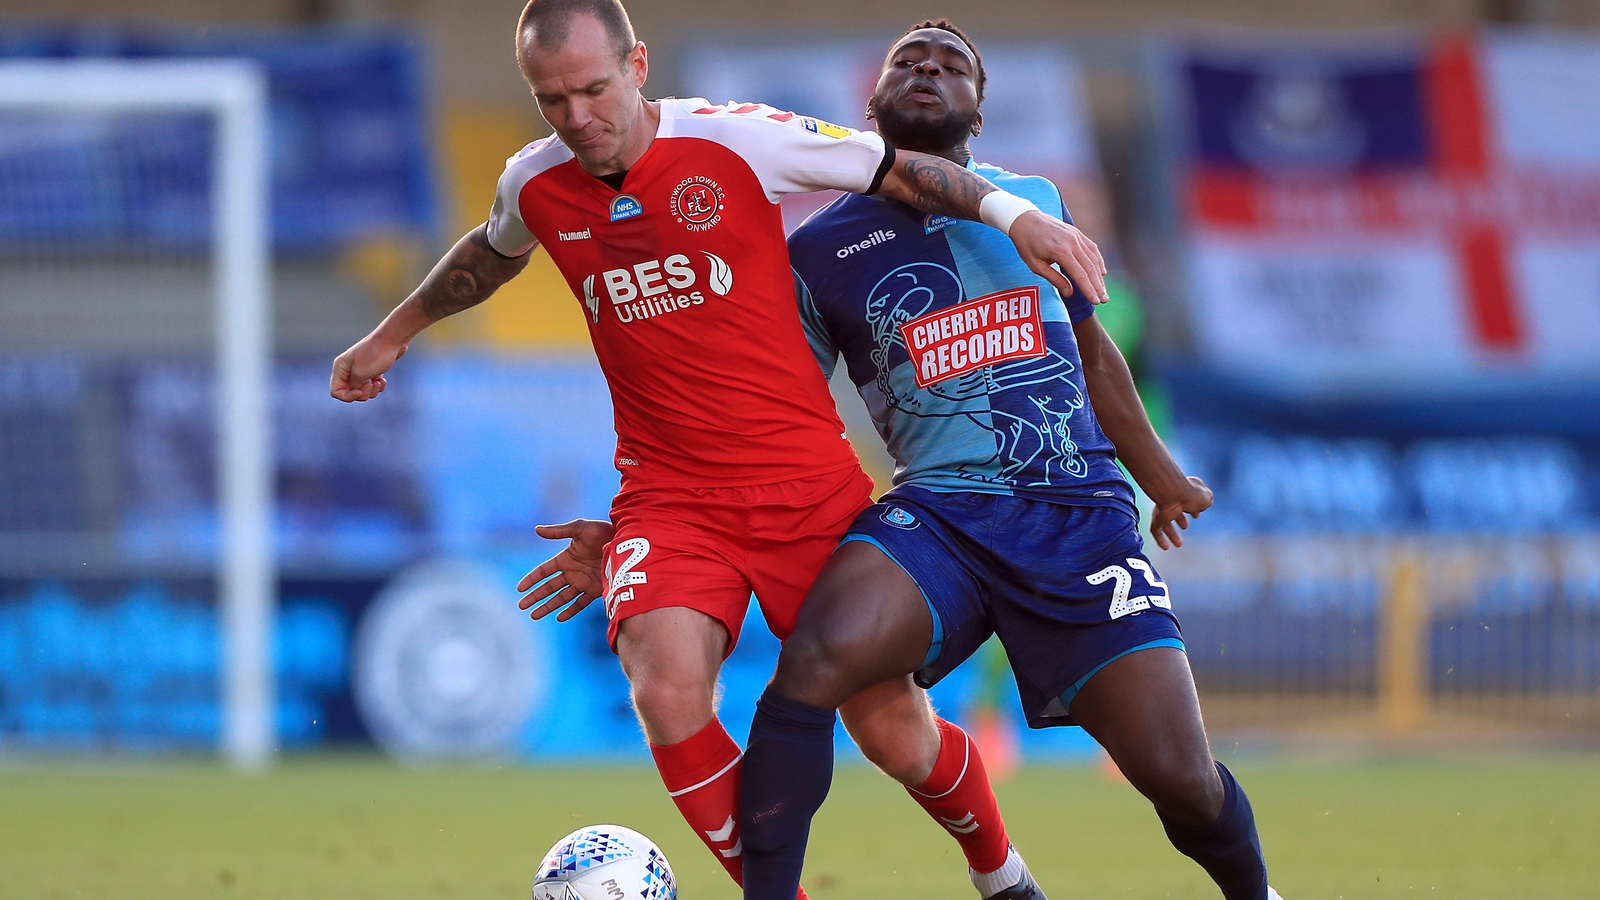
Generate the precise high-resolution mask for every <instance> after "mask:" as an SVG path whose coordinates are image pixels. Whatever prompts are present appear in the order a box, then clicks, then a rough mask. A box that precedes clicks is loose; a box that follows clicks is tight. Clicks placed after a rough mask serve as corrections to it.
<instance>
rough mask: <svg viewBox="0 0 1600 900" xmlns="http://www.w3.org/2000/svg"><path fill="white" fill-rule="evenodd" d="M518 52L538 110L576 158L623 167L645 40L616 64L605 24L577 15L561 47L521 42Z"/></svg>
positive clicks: (600, 170)
mask: <svg viewBox="0 0 1600 900" xmlns="http://www.w3.org/2000/svg"><path fill="white" fill-rule="evenodd" d="M521 53H522V71H523V72H524V73H526V75H527V76H528V82H529V83H530V84H531V85H532V87H533V97H534V99H535V100H537V101H538V103H539V112H540V114H542V115H543V116H544V120H545V121H546V122H549V123H550V127H551V128H553V129H555V132H556V135H557V136H558V137H559V138H560V139H561V142H562V143H563V144H566V145H567V147H568V148H570V149H571V150H572V152H573V154H574V155H576V156H577V157H578V162H579V163H580V164H582V165H583V167H584V168H585V169H588V170H589V171H591V172H594V173H595V174H605V173H606V172H607V171H619V170H620V169H621V168H623V165H622V163H623V162H624V160H623V157H625V156H626V155H627V153H628V150H629V148H630V147H631V146H632V145H633V144H634V143H636V140H635V139H636V137H637V135H636V134H635V133H634V131H635V127H636V126H637V125H638V124H639V122H640V120H641V112H642V107H643V104H642V102H641V99H640V96H639V88H641V87H642V86H643V85H644V80H645V75H646V72H647V71H648V68H649V66H648V61H647V59H646V56H645V49H644V44H637V45H635V46H634V48H633V49H632V50H631V51H629V53H628V56H627V58H626V59H624V60H622V61H621V63H620V64H619V63H618V60H617V54H616V50H615V49H614V48H613V46H612V43H611V41H610V39H609V37H608V36H607V34H606V31H605V27H604V26H603V25H601V24H600V23H599V21H597V20H596V19H595V18H594V17H592V16H579V17H577V18H575V19H574V20H573V21H572V23H571V26H570V27H569V28H568V31H567V40H566V42H565V43H564V44H563V45H562V46H561V47H560V48H559V49H557V50H555V51H553V52H552V51H543V50H540V49H539V48H538V47H537V46H536V45H535V42H533V41H525V42H524V43H523V46H522V48H521Z"/></svg>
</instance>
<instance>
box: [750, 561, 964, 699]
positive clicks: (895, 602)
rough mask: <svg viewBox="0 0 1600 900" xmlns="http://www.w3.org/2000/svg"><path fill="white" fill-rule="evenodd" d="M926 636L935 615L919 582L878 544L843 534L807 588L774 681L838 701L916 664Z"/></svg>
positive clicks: (804, 695) (797, 695)
mask: <svg viewBox="0 0 1600 900" xmlns="http://www.w3.org/2000/svg"><path fill="white" fill-rule="evenodd" d="M932 640H933V616H932V613H931V611H930V610H929V609H928V604H927V601H925V600H924V599H923V597H922V591H921V589H920V588H918V587H917V583H916V582H915V581H913V580H912V579H911V576H910V575H908V574H906V571H905V570H904V569H902V568H901V567H900V566H899V565H898V564H897V563H896V562H895V561H894V560H892V559H890V558H889V557H888V556H886V555H885V554H884V552H883V551H882V550H879V549H878V548H877V547H875V546H873V545H872V544H869V543H866V542H864V541H848V542H846V543H844V544H842V545H840V546H839V548H838V549H837V550H835V551H834V552H833V555H832V556H831V557H830V558H829V559H828V562H827V564H826V565H825V566H823V568H822V573H821V574H820V575H818V576H817V580H816V582H815V583H814V584H813V585H812V586H811V590H810V591H809V592H808V593H807V594H806V598H805V602H804V603H803V604H802V605H801V607H800V612H799V616H798V619H797V621H796V624H795V629H794V631H793V632H791V633H790V635H789V637H788V640H786V641H785V642H784V647H783V652H782V653H781V654H780V655H779V657H778V672H777V674H776V675H775V676H774V678H773V686H774V687H775V688H777V690H778V691H779V693H781V694H783V695H784V696H786V697H789V698H791V699H795V700H800V701H801V702H804V703H810V704H812V705H815V706H823V707H836V706H839V705H840V704H841V703H843V702H844V701H845V700H847V699H849V698H850V697H851V696H852V695H854V694H856V693H857V692H858V691H860V690H862V689H863V688H865V687H867V686H869V685H874V684H877V683H879V682H881V681H885V680H888V679H890V678H893V677H896V676H903V675H908V674H909V673H911V672H913V671H915V670H916V669H917V668H918V667H919V666H920V665H921V664H922V662H923V660H924V659H925V658H926V657H927V652H928V646H929V644H930V643H931V642H932Z"/></svg>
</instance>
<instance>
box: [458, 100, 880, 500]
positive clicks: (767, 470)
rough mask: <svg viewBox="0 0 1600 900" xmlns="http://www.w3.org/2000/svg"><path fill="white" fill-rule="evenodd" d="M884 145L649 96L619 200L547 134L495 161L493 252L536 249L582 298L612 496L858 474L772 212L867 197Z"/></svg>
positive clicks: (780, 116)
mask: <svg viewBox="0 0 1600 900" xmlns="http://www.w3.org/2000/svg"><path fill="white" fill-rule="evenodd" d="M886 153H887V151H886V149H885V146H884V143H883V141H882V139H881V138H879V137H878V136H877V135H876V134H871V133H867V132H856V131H852V130H850V129H846V128H840V127H839V126H836V125H830V124H828V123H826V122H819V121H817V120H816V119H810V118H806V117H803V116H796V115H795V114H793V113H787V112H781V111H779V110H776V109H773V108H772V107H767V106H761V105H758V104H743V105H737V104H729V105H727V106H712V105H711V104H709V103H707V102H706V101H704V100H700V99H691V100H663V101H661V125H660V129H659V130H658V131H657V133H656V138H655V140H654V141H652V142H651V144H650V147H649V149H648V150H646V151H645V153H644V155H643V156H642V157H640V158H639V161H638V162H636V163H635V164H634V165H633V168H631V169H629V170H628V173H627V176H626V178H625V179H624V180H623V182H622V187H621V189H620V190H614V189H612V188H611V187H609V186H608V185H607V184H606V183H605V182H603V181H601V180H600V179H598V178H596V177H595V176H593V175H590V174H589V173H588V172H586V171H584V169H583V168H582V167H581V166H579V165H578V161H577V160H576V159H575V158H574V157H573V154H572V151H571V150H569V149H567V147H566V145H564V144H562V143H561V142H560V141H559V140H558V139H557V138H556V137H555V136H551V137H549V138H546V139H544V140H542V141H537V142H535V143H533V144H529V145H528V146H527V147H526V148H524V149H523V151H522V152H521V153H519V154H517V155H516V156H514V157H512V158H511V159H510V160H508V161H507V163H506V171H505V174H504V175H503V176H501V179H500V184H499V190H498V193H497V195H496V198H495V204H494V210H493V212H492V213H491V215H490V218H489V242H490V244H491V245H493V246H494V248H495V249H496V250H498V251H499V252H501V253H503V254H505V255H507V256H520V255H522V254H523V253H526V252H528V251H529V250H531V249H532V248H533V247H534V246H536V245H537V244H543V245H544V246H545V247H546V248H547V249H548V250H549V252H550V256H551V258H552V259H553V260H554V261H555V264H556V266H557V268H559V269H560V270H561V274H562V276H563V277H564V278H565V279H566V281H567V285H568V286H569V287H570V288H571V289H572V292H573V294H574V296H576V297H577V298H579V299H580V300H581V302H582V303H583V305H584V313H585V315H586V317H587V319H588V323H589V335H590V338H591V339H592V340H593V342H594V349H595V355H596V356H597V357H598V358H599V361H600V368H601V370H602V371H603V372H604V373H605V376H606V382H607V384H608V385H609V386H610V388H611V400H612V404H613V407H614V409H615V412H616V428H617V454H616V465H617V468H618V469H619V470H620V471H621V472H622V474H623V488H624V490H627V489H630V488H639V487H647V486H649V487H654V486H673V487H719V486H720V487H734V486H741V485H754V484H770V483H774V482H778V481H786V480H790V479H794V478H799V477H804V476H806V475H809V474H814V473H819V472H825V471H830V470H834V469H840V468H843V467H846V466H854V465H858V463H857V460H856V456H855V452H854V451H853V450H852V449H851V447H850V445H849V443H848V442H847V441H846V440H845V438H844V425H843V424H842V423H841V422H840V421H839V416H838V413H837V412H836V411H835V408H834V403H833V398H832V396H831V394H830V393H829V391H828V385H827V382H826V380H825V379H824V377H823V375H822V372H821V370H820V369H819V368H818V367H817V363H816V360H815V358H814V357H813V355H812V353H811V349H810V347H809V345H808V344H807V343H806V339H805V334H804V332H803V330H802V328H801V325H800V320H799V316H798V315H797V313H796V307H795V300H794V276H793V273H792V272H791V270H790V268H789V251H788V248H787V247H786V246H785V243H784V234H783V216H782V213H781V211H780V209H779V206H778V201H779V200H780V199H782V198H783V196H784V195H785V194H790V193H801V192H807V191H816V190H824V189H834V190H843V191H851V192H855V193H864V192H867V191H869V190H870V189H872V188H873V187H874V186H875V182H876V181H877V180H879V179H881V178H882V173H883V171H884V169H885V168H886V166H885V157H886Z"/></svg>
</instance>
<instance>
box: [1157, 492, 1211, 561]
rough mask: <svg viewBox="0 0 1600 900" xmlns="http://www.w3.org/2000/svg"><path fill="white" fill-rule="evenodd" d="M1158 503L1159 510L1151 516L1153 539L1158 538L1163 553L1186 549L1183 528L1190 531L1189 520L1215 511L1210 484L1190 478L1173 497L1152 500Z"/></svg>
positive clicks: (1158, 544)
mask: <svg viewBox="0 0 1600 900" xmlns="http://www.w3.org/2000/svg"><path fill="white" fill-rule="evenodd" d="M1150 499H1151V500H1153V501H1155V504H1156V508H1155V511H1154V512H1152V513H1151V514H1150V536H1151V537H1153V538H1155V539H1156V546H1158V547H1160V548H1161V549H1163V550H1171V549H1172V548H1173V547H1182V546H1183V535H1182V534H1179V530H1180V529H1184V530H1187V529H1188V527H1189V517H1190V516H1199V515H1200V514H1201V513H1203V512H1205V511H1206V510H1207V509H1210V508H1211V488H1208V487H1206V483H1205V482H1204V481H1201V480H1200V479H1199V478H1196V477H1195V476H1193V475H1190V476H1189V477H1188V478H1187V479H1186V480H1185V481H1184V484H1183V486H1182V487H1179V488H1177V489H1176V491H1175V492H1174V496H1171V497H1151V498H1150Z"/></svg>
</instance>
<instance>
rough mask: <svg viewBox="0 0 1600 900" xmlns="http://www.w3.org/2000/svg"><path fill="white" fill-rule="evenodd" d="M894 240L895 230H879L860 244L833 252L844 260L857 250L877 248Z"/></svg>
mask: <svg viewBox="0 0 1600 900" xmlns="http://www.w3.org/2000/svg"><path fill="white" fill-rule="evenodd" d="M892 240H894V229H892V228H889V229H879V230H877V231H874V232H873V233H871V234H869V235H867V239H866V240H864V241H862V242H860V243H858V244H851V245H849V246H848V247H840V248H839V249H837V250H835V251H833V255H834V256H837V257H839V258H840V259H844V258H845V257H847V256H849V255H850V254H852V253H854V252H856V251H857V250H866V249H868V248H871V247H876V246H878V245H879V244H881V243H883V242H884V241H892Z"/></svg>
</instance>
